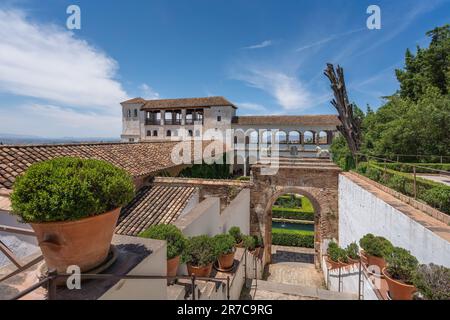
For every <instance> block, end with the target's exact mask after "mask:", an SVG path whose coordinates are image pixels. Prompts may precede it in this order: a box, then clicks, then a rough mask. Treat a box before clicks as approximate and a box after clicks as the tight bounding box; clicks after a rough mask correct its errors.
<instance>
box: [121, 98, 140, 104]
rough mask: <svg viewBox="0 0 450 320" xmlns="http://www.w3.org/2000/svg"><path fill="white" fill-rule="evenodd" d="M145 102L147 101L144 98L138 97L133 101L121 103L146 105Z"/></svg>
mask: <svg viewBox="0 0 450 320" xmlns="http://www.w3.org/2000/svg"><path fill="white" fill-rule="evenodd" d="M145 101H146V100H145V99H144V98H141V97H136V98H133V99H129V100H126V101H123V102H121V103H145Z"/></svg>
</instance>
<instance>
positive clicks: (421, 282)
mask: <svg viewBox="0 0 450 320" xmlns="http://www.w3.org/2000/svg"><path fill="white" fill-rule="evenodd" d="M413 284H414V285H415V286H416V288H417V290H419V292H420V293H421V294H422V296H423V298H425V299H427V300H450V268H446V267H444V266H439V265H436V264H433V263H430V264H429V265H426V264H422V265H420V266H419V267H418V268H417V270H416V272H415V273H414V276H413Z"/></svg>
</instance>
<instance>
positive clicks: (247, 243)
mask: <svg viewBox="0 0 450 320" xmlns="http://www.w3.org/2000/svg"><path fill="white" fill-rule="evenodd" d="M242 244H243V246H244V248H245V249H247V250H248V251H250V252H251V253H253V252H254V251H255V250H256V241H255V238H254V237H253V236H243V238H242Z"/></svg>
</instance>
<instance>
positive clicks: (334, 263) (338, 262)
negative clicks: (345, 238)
mask: <svg viewBox="0 0 450 320" xmlns="http://www.w3.org/2000/svg"><path fill="white" fill-rule="evenodd" d="M327 257H328V258H327V262H328V263H329V264H330V266H331V269H337V268H340V267H342V266H344V265H345V263H346V262H347V253H346V251H345V250H344V249H342V248H339V246H338V244H337V243H336V242H334V241H331V242H330V243H329V244H328V248H327Z"/></svg>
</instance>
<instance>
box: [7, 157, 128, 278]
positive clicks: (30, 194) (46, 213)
mask: <svg viewBox="0 0 450 320" xmlns="http://www.w3.org/2000/svg"><path fill="white" fill-rule="evenodd" d="M133 195H134V185H133V181H132V179H131V177H130V176H129V175H128V174H127V173H126V172H125V171H124V170H122V169H119V168H117V167H115V166H113V165H111V164H109V163H108V162H105V161H100V160H82V159H78V158H70V157H62V158H56V159H53V160H48V161H44V162H40V163H36V164H33V165H32V166H30V167H29V168H28V170H27V171H26V172H25V174H24V175H22V176H20V177H18V178H17V179H16V182H15V184H14V189H13V193H12V195H11V202H12V208H13V213H14V214H16V215H18V216H19V217H20V218H21V220H22V221H23V222H26V223H30V224H31V227H32V228H33V230H34V232H35V234H36V237H37V240H38V243H39V246H40V248H41V250H42V254H43V256H44V259H45V263H46V264H47V267H48V269H56V270H57V271H58V272H60V273H65V272H67V267H68V266H70V265H77V266H79V267H80V269H81V271H82V272H85V271H89V270H91V269H93V268H95V267H97V266H98V265H100V264H101V263H102V262H103V261H104V260H105V259H106V258H107V255H108V251H109V249H110V245H111V240H112V236H113V233H114V229H115V226H116V223H117V219H118V216H119V213H120V207H121V206H122V205H124V204H126V203H128V202H129V201H131V200H132V198H133Z"/></svg>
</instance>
